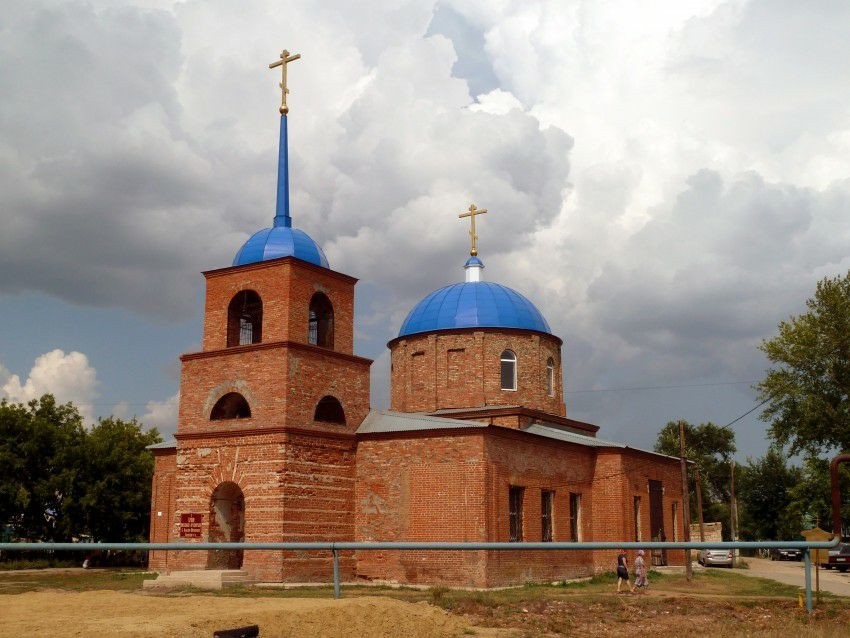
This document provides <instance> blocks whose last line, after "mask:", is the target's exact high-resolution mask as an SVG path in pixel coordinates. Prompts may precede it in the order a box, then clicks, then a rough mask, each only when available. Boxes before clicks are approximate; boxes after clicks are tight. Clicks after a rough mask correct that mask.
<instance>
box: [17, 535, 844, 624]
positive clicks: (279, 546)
mask: <svg viewBox="0 0 850 638" xmlns="http://www.w3.org/2000/svg"><path fill="white" fill-rule="evenodd" d="M838 542H839V539H838V537H834V538H833V539H832V540H829V541H734V542H720V543H707V542H690V541H689V542H678V541H673V542H666V541H663V542H662V541H649V542H645V543H644V542H639V541H622V542H618V541H595V542H576V543H555V542H552V543H542V542H541V543H474V542H473V543H452V542H445V543H421V542H413V541H411V542H406V541H376V542H347V541H340V542H316V543H312V542H307V543H301V542H297V543H206V542H198V543H0V551H47V550H52V551H79V552H85V551H95V550H113V549H115V550H154V551H207V550H222V549H224V550H249V551H251V550H309V549H311V550H324V551H330V552H331V555H332V558H333V587H334V598H339V597H340V595H341V583H340V575H339V552H341V551H369V550H408V551H409V550H435V551H439V550H449V551H464V550H465V551H481V550H485V551H529V550H547V551H558V550H566V551H578V550H584V549H609V550H611V549H771V548H777V549H778V548H785V549H802V550H803V556H804V559H805V572H806V575H805V588H806V609H807V611H808V612H809V613H811V611H812V576H811V556H810V551H811V550H812V549H831V548H833V547H835V546H836V545H838Z"/></svg>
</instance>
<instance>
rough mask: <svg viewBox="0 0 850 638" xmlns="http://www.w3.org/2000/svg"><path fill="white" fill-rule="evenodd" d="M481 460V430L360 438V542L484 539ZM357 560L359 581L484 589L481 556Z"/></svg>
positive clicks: (387, 554) (364, 556) (409, 554)
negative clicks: (438, 584)
mask: <svg viewBox="0 0 850 638" xmlns="http://www.w3.org/2000/svg"><path fill="white" fill-rule="evenodd" d="M483 456H484V444H483V434H482V433H481V431H480V430H478V431H465V432H463V433H455V432H453V433H451V434H448V435H446V434H445V433H417V434H414V435H405V434H401V435H398V436H397V437H396V438H393V439H388V438H375V437H369V438H366V439H361V440H360V442H359V443H358V448H357V481H356V487H355V512H354V520H355V536H356V538H357V540H358V541H378V540H383V541H422V542H425V541H476V540H484V538H485V535H486V523H485V511H484V460H483ZM357 560H358V562H357V575H358V577H360V578H366V579H378V580H395V581H399V582H409V583H445V584H477V585H483V583H484V571H485V568H484V561H483V553H482V552H437V551H421V552H414V551H405V552H393V551H362V552H359V553H358V555H357Z"/></svg>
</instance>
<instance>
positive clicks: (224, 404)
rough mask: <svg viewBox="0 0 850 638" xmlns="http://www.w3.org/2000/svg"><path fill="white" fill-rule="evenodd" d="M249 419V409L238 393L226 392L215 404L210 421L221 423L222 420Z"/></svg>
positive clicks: (243, 398)
mask: <svg viewBox="0 0 850 638" xmlns="http://www.w3.org/2000/svg"><path fill="white" fill-rule="evenodd" d="M250 417H251V407H250V406H249V405H248V402H247V401H246V400H245V397H243V396H242V395H241V394H239V393H238V392H228V393H227V394H225V395H224V396H223V397H221V398H220V399H219V400H218V401H216V402H215V405H214V406H213V409H212V412H210V421H223V420H224V419H248V418H250Z"/></svg>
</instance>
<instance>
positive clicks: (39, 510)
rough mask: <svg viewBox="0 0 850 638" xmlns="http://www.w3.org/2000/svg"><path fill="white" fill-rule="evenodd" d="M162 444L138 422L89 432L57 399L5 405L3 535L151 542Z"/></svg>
mask: <svg viewBox="0 0 850 638" xmlns="http://www.w3.org/2000/svg"><path fill="white" fill-rule="evenodd" d="M161 440H162V439H161V438H160V436H159V433H158V432H157V430H156V429H150V430H147V431H145V430H144V429H143V427H142V424H141V423H139V422H138V421H137V420H136V419H130V420H124V419H119V418H116V417H109V418H105V419H99V420H98V422H97V424H95V425H93V426H92V427H90V428H87V427H85V425H84V423H83V419H82V417H81V415H80V413H79V411H78V410H77V408H76V407H75V406H74V405H73V404H72V403H66V404H61V405H60V404H58V403H57V402H56V400H55V399H54V397H53V396H52V395H50V394H46V395H44V396H42V397H41V398H40V399H38V400H33V401H30V402H29V403H28V404H26V405H24V404H20V403H9V402H8V401H6V400H5V399H4V400H3V401H0V534H2V536H3V539H4V540H27V541H56V542H68V541H73V540H82V539H85V540H92V541H104V542H108V541H113V542H117V541H129V542H132V541H146V540H147V537H148V525H149V516H150V498H151V479H152V477H153V455H152V454H151V453H150V451H149V450H146V449H145V448H146V447H147V446H148V445H151V444H153V443H159V442H160V441H161Z"/></svg>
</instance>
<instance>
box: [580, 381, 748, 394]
mask: <svg viewBox="0 0 850 638" xmlns="http://www.w3.org/2000/svg"><path fill="white" fill-rule="evenodd" d="M753 383H756V381H718V382H716V383H680V384H676V385H644V386H631V387H626V388H594V389H589V390H565V391H564V394H585V393H591V392H631V391H633V390H673V389H676V388H711V387H717V386H724V385H744V384H747V385H752V384H753Z"/></svg>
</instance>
